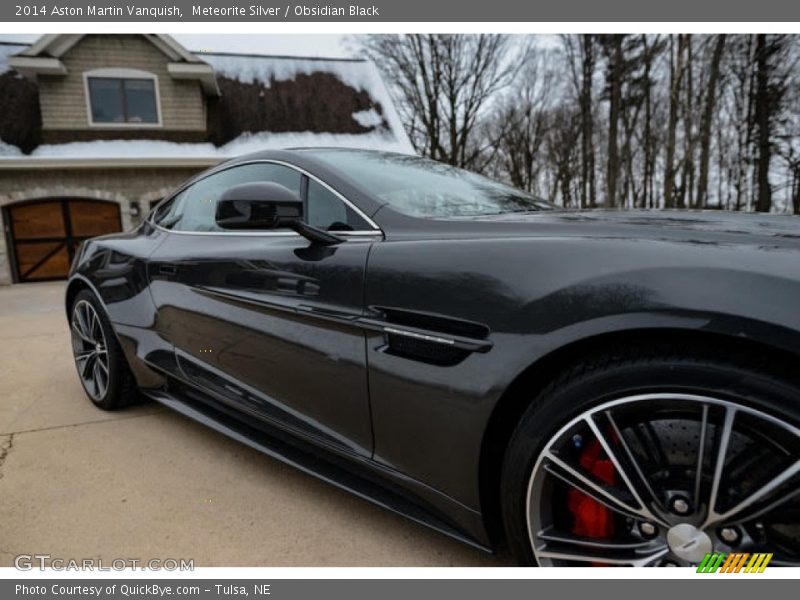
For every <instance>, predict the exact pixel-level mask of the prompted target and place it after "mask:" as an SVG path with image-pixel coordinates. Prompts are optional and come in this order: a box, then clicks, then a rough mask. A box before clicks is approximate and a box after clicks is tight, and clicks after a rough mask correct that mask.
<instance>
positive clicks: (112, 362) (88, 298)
mask: <svg viewBox="0 0 800 600" xmlns="http://www.w3.org/2000/svg"><path fill="white" fill-rule="evenodd" d="M82 302H85V303H88V304H90V305H91V307H92V308H93V309H94V311H95V313H96V315H97V317H98V323H99V326H100V328H101V329H102V334H103V337H104V341H105V351H106V355H107V363H108V364H107V366H108V374H107V385H106V386H105V390H104V391H102V393H97V392H96V390H92V389H90V386H89V384H87V382H86V381H85V380H84V378H83V377H82V376H81V372H80V367H79V366H78V362H77V360H76V367H77V368H78V378H79V379H80V381H81V385H82V386H83V388H84V391H85V392H86V395H87V397H88V398H89V400H91V401H92V403H93V404H94V405H95V406H97V407H98V408H101V409H103V410H119V409H121V408H124V407H126V406H129V405H131V404H134V403H137V402H138V401H140V399H141V395H140V394H139V391H138V389H137V387H136V382H135V380H134V377H133V374H132V373H131V371H130V368H129V367H128V363H127V361H126V359H125V355H124V353H123V351H122V348H121V347H120V345H119V342H118V341H117V337H116V334H115V333H114V330H113V328H112V326H111V322H110V321H109V319H108V315H106V312H105V310H104V309H103V306H102V304H101V303H100V302H99V301H98V300H97V297H96V296H95V295H94V294H93V293H92V292H91V291H89V290H81V291H80V292H79V293H78V294H77V295H76V296H75V299H74V300H73V303H72V306H71V307H70V312H69V315H70V327H71V328H72V324H73V319H74V317H75V314H74V311H75V310H76V307H78V306H79V305H80V304H81V303H82ZM72 338H73V353H75V347H76V346H75V344H76V332H75V331H74V330H73V331H72ZM78 343H80V340H78Z"/></svg>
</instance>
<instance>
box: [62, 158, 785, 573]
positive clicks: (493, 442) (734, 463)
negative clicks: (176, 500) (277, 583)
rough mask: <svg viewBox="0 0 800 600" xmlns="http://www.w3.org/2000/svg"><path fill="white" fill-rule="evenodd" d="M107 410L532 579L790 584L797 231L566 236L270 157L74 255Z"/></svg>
mask: <svg viewBox="0 0 800 600" xmlns="http://www.w3.org/2000/svg"><path fill="white" fill-rule="evenodd" d="M66 309H67V315H68V318H69V322H70V326H71V329H72V342H73V349H74V352H75V362H76V364H77V368H78V374H79V376H80V379H81V381H82V382H83V386H84V388H85V389H86V393H87V394H88V396H89V397H90V398H91V400H92V402H94V403H95V404H96V405H97V406H98V407H100V408H103V409H117V408H120V407H122V406H124V405H126V404H128V403H130V402H132V401H134V400H136V399H138V398H141V397H146V398H150V399H153V400H157V401H158V402H161V403H163V404H166V405H167V406H169V407H172V408H174V409H175V410H178V411H180V412H181V413H184V414H186V415H189V416H190V417H192V418H195V419H198V420H200V421H202V422H204V423H207V424H208V425H209V426H211V427H214V428H215V429H217V430H219V431H221V432H223V433H225V434H227V435H230V436H232V437H234V438H236V439H239V440H241V441H242V442H244V443H246V444H249V445H251V446H253V447H255V448H258V449H259V450H261V451H263V452H265V453H267V454H270V455H272V456H275V457H277V458H280V459H281V460H284V461H286V462H288V463H291V464H293V465H295V466H297V467H298V468H300V469H303V470H304V471H307V472H310V473H313V474H315V475H317V476H319V477H321V478H323V479H325V480H327V481H329V482H331V483H333V484H334V485H338V486H340V487H343V488H346V489H348V490H351V491H353V492H354V493H356V494H359V495H360V496H362V497H365V498H368V499H370V500H372V501H374V502H376V503H378V504H380V505H382V506H385V507H387V508H389V509H391V510H394V511H397V512H400V513H402V514H404V515H407V516H408V517H410V518H412V519H414V520H416V521H418V522H420V523H424V524H426V525H428V526H431V527H434V528H436V529H438V530H440V531H442V532H444V533H446V534H448V535H451V536H453V537H456V538H459V539H461V540H463V541H465V542H467V543H470V544H473V545H476V546H479V547H481V548H485V549H492V548H497V547H498V545H500V544H503V543H505V544H507V545H508V546H509V547H510V549H511V551H512V552H513V553H514V555H515V556H516V557H517V558H518V559H519V560H520V561H521V562H522V563H524V564H531V565H533V564H539V565H584V566H585V565H587V564H590V565H640V566H650V565H653V566H656V565H690V564H696V563H699V562H701V561H702V559H703V557H704V556H705V554H706V553H708V552H712V551H723V552H728V551H734V550H735V551H740V552H750V553H754V552H769V553H773V558H772V561H771V563H770V564H772V565H780V564H795V565H797V564H800V485H798V484H800V368H799V366H798V365H800V220H798V218H796V217H788V216H785V217H784V216H753V215H741V214H728V213H721V212H718V213H708V212H682V213H676V212H607V211H584V212H569V211H562V210H557V209H555V208H554V207H553V206H551V205H550V204H548V203H546V202H544V201H542V200H539V199H537V198H534V197H532V196H529V195H527V194H525V193H523V192H520V191H518V190H516V189H513V188H510V187H507V186H505V185H502V184H499V183H496V182H494V181H491V180H488V179H486V178H483V177H480V176H477V175H475V174H472V173H468V172H465V171H461V170H459V169H455V168H453V167H450V166H447V165H443V164H439V163H436V162H433V161H430V160H426V159H422V158H418V157H412V156H403V155H395V154H386V153H377V152H366V151H356V150H344V149H314V150H293V151H274V152H263V153H259V154H253V155H250V156H245V157H242V158H239V159H236V160H232V161H229V162H226V163H224V164H222V165H220V166H218V167H216V168H214V169H211V170H209V171H207V172H205V173H203V174H201V175H199V176H198V177H196V178H194V179H193V180H191V181H189V182H188V183H186V184H185V185H184V186H182V187H181V188H180V189H178V190H177V191H176V192H175V193H174V194H173V195H172V196H170V197H169V198H167V199H165V200H164V201H163V202H162V203H161V204H160V205H159V206H158V207H157V208H156V209H155V210H154V212H153V213H152V214H151V215H150V216H149V218H148V219H147V220H146V221H145V222H144V223H142V224H141V225H140V226H139V227H137V228H136V229H135V230H134V231H131V232H128V233H124V234H119V235H112V236H106V237H102V238H96V239H93V240H90V241H88V242H86V243H84V244H83V247H82V249H81V251H80V252H79V253H78V255H77V256H76V259H75V261H74V264H73V267H72V272H71V276H70V281H69V286H68V288H67V296H66Z"/></svg>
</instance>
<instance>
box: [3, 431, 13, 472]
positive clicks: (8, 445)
mask: <svg viewBox="0 0 800 600" xmlns="http://www.w3.org/2000/svg"><path fill="white" fill-rule="evenodd" d="M13 447H14V434H13V433H10V434H9V435H8V439H7V440H6V441H4V442H3V443H2V444H0V479H2V478H3V464H5V462H6V458H7V457H8V454H9V453H10V452H11V449H12V448H13Z"/></svg>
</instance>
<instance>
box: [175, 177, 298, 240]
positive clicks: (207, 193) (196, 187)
mask: <svg viewBox="0 0 800 600" xmlns="http://www.w3.org/2000/svg"><path fill="white" fill-rule="evenodd" d="M301 178H302V175H301V174H300V173H299V172H298V171H295V170H294V169H292V168H290V167H286V166H284V165H275V164H270V163H253V164H248V165H241V166H239V167H232V168H230V169H226V170H224V171H220V172H219V173H215V174H213V175H209V176H208V177H206V178H205V179H201V180H200V181H198V182H197V183H195V184H193V185H191V186H189V187H188V188H186V189H185V190H184V191H183V192H181V193H180V194H179V195H178V196H176V197H175V199H174V201H173V203H172V206H171V207H170V211H169V212H168V213H167V214H166V215H165V217H164V219H163V223H164V225H163V226H165V227H169V226H170V222H171V221H174V222H173V223H171V228H172V229H174V230H177V231H224V229H222V228H221V227H219V226H218V225H217V223H216V221H215V218H214V217H215V215H216V211H217V200H219V198H220V196H221V195H222V194H223V192H225V190H227V189H228V188H231V187H233V186H235V185H239V184H240V183H253V182H256V181H269V182H273V183H278V184H280V185H282V186H285V187H287V188H289V189H290V190H292V191H293V192H294V193H295V194H297V195H298V196H299V195H300V181H301Z"/></svg>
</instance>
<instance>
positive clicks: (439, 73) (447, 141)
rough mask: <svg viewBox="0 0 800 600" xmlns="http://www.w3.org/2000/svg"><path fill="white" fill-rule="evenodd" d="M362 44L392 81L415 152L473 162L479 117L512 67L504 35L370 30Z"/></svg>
mask: <svg viewBox="0 0 800 600" xmlns="http://www.w3.org/2000/svg"><path fill="white" fill-rule="evenodd" d="M361 46H362V49H363V50H364V51H365V53H366V54H367V55H368V56H369V57H370V58H372V59H373V60H374V61H375V63H376V64H377V65H378V66H379V67H380V68H381V69H382V70H383V72H384V74H385V76H386V78H387V80H388V81H389V82H390V83H391V84H392V85H393V88H394V92H395V95H396V96H397V99H398V104H399V105H400V106H401V107H403V110H402V115H401V116H402V117H403V119H404V121H405V125H406V127H407V128H408V130H409V133H410V135H411V139H412V142H413V143H414V146H415V148H416V149H417V151H418V152H420V153H422V154H425V155H427V156H430V157H432V158H435V159H437V160H441V161H443V162H447V163H450V164H452V165H458V166H462V167H473V166H474V165H475V163H476V161H479V160H480V158H481V156H482V153H483V152H484V151H485V148H484V147H483V146H482V145H481V143H480V142H481V140H479V139H478V136H477V135H476V132H477V131H478V130H479V126H480V124H479V119H480V117H481V116H482V113H483V111H484V109H485V108H486V107H487V104H488V103H489V101H490V100H491V99H492V98H493V96H494V95H495V94H497V93H498V92H499V91H500V90H502V89H503V88H504V87H505V86H506V85H507V84H508V83H509V82H510V80H511V76H512V74H513V73H514V70H515V69H516V68H517V65H516V64H515V61H514V60H513V57H512V56H511V55H512V54H513V51H512V48H511V44H510V42H509V38H508V36H503V35H490V34H478V35H440V34H424V35H423V34H409V35H369V36H365V37H364V38H363V39H362V40H361Z"/></svg>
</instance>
